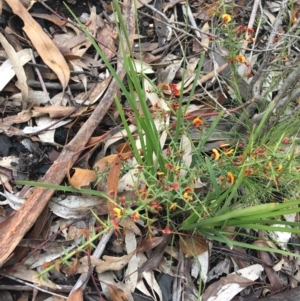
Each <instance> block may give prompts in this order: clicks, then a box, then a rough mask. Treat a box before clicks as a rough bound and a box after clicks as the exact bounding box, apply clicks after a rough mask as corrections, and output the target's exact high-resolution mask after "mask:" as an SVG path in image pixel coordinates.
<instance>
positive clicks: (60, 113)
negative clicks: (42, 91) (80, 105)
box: [33, 104, 74, 118]
mask: <svg viewBox="0 0 300 301" xmlns="http://www.w3.org/2000/svg"><path fill="white" fill-rule="evenodd" d="M33 109H34V111H33V115H34V116H36V113H40V114H39V116H42V115H43V114H45V115H46V114H49V116H50V117H51V118H59V117H64V116H67V115H68V114H70V113H72V111H74V108H72V107H64V106H60V105H58V104H55V105H53V106H46V107H33Z"/></svg>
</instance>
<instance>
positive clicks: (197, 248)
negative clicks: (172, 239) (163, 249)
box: [179, 236, 208, 258]
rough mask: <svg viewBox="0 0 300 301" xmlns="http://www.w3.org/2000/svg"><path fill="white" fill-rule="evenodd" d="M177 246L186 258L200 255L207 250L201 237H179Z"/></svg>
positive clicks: (205, 242)
mask: <svg viewBox="0 0 300 301" xmlns="http://www.w3.org/2000/svg"><path fill="white" fill-rule="evenodd" d="M179 245H180V249H181V251H182V252H183V254H184V255H185V257H187V258H190V257H195V256H197V255H201V254H203V253H204V252H206V251H207V250H208V244H207V241H206V239H205V238H203V237H201V236H186V237H182V236H181V237H180V239H179Z"/></svg>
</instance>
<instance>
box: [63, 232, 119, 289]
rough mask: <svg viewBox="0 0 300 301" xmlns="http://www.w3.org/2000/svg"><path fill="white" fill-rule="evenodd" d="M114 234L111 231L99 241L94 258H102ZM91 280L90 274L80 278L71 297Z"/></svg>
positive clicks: (82, 275) (83, 274)
mask: <svg viewBox="0 0 300 301" xmlns="http://www.w3.org/2000/svg"><path fill="white" fill-rule="evenodd" d="M113 233H114V230H113V229H111V230H110V231H109V232H108V233H106V234H104V235H103V236H102V238H101V240H100V241H99V243H98V245H97V248H96V249H95V251H94V253H93V257H95V258H100V257H101V256H102V254H103V252H104V249H105V247H106V245H107V243H108V241H109V240H110V238H111V236H112V234H113ZM89 279H90V273H88V272H87V273H82V274H81V275H80V277H79V279H78V280H77V281H76V283H75V285H74V287H73V288H72V290H71V292H70V294H69V295H71V294H72V293H73V292H74V291H76V290H77V289H78V288H82V289H84V288H85V287H86V284H87V282H88V280H89Z"/></svg>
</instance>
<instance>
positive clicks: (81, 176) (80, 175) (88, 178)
mask: <svg viewBox="0 0 300 301" xmlns="http://www.w3.org/2000/svg"><path fill="white" fill-rule="evenodd" d="M74 169H75V173H74V175H73V176H72V177H68V180H69V183H70V184H71V185H72V186H73V187H74V188H76V189H81V187H82V186H87V185H89V184H90V183H91V182H95V181H96V173H95V172H94V171H93V170H89V169H82V168H74Z"/></svg>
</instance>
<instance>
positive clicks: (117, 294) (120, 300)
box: [108, 284, 128, 301]
mask: <svg viewBox="0 0 300 301" xmlns="http://www.w3.org/2000/svg"><path fill="white" fill-rule="evenodd" d="M108 291H109V294H110V297H111V299H112V300H113V301H128V298H127V295H126V294H125V292H124V291H123V290H121V289H119V288H118V287H116V286H115V285H112V284H110V285H108Z"/></svg>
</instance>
